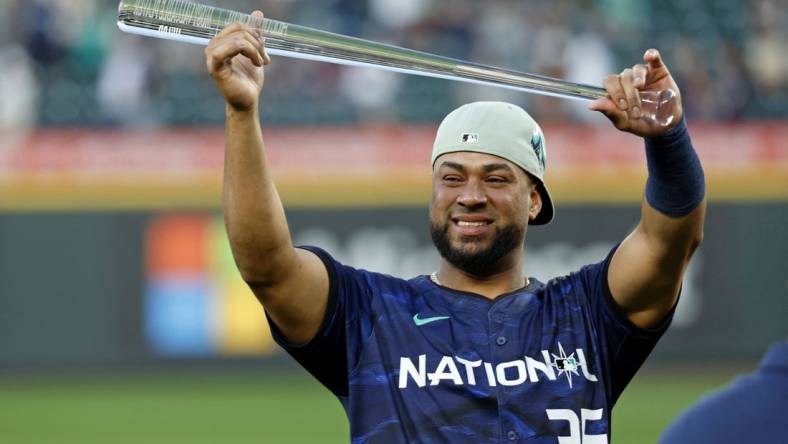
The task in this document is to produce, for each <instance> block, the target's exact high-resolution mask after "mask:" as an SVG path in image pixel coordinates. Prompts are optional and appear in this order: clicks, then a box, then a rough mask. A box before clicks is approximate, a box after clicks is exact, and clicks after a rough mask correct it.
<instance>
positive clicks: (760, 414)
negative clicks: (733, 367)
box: [660, 373, 788, 444]
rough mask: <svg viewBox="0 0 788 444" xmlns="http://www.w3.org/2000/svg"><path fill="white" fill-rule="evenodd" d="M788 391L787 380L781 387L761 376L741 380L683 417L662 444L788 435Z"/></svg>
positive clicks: (669, 428)
mask: <svg viewBox="0 0 788 444" xmlns="http://www.w3.org/2000/svg"><path fill="white" fill-rule="evenodd" d="M787 390H788V379H786V378H785V377H783V378H782V382H781V383H780V382H777V381H773V380H771V378H769V377H768V375H764V374H762V373H754V374H750V375H746V376H740V377H738V378H737V379H736V380H734V381H733V382H732V383H731V384H730V385H729V386H727V387H726V388H724V389H722V390H720V391H717V392H715V393H712V394H709V395H707V396H705V397H703V398H701V400H700V401H698V402H697V403H696V404H695V405H693V406H692V407H690V408H689V409H687V410H686V411H685V412H684V413H682V414H681V415H680V416H679V417H678V419H676V421H674V422H673V423H672V424H671V425H670V426H669V427H668V428H667V429H666V430H665V433H664V435H663V436H662V439H661V440H660V444H680V443H690V442H701V441H702V442H712V441H703V440H705V439H712V440H713V442H720V443H728V442H742V441H740V440H741V439H753V440H755V441H758V439H759V437H760V438H763V439H768V438H773V437H775V436H777V433H778V431H779V432H780V433H788V423H786V422H785V421H784V416H783V415H784V412H783V410H782V403H783V402H784V399H785V396H786V391H787ZM698 440H700V441H698Z"/></svg>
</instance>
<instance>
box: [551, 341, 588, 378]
mask: <svg viewBox="0 0 788 444" xmlns="http://www.w3.org/2000/svg"><path fill="white" fill-rule="evenodd" d="M550 354H551V355H553V362H552V364H550V365H552V366H553V367H555V369H556V370H558V376H559V377H560V376H561V375H566V380H567V381H568V382H569V388H572V375H575V376H577V377H580V373H578V370H580V367H581V366H582V365H583V364H582V363H581V362H580V361H578V360H577V359H575V352H572V353H570V354H569V355H567V354H566V352H565V351H564V347H563V346H562V345H561V343H560V342H559V343H558V355H555V354H553V353H550Z"/></svg>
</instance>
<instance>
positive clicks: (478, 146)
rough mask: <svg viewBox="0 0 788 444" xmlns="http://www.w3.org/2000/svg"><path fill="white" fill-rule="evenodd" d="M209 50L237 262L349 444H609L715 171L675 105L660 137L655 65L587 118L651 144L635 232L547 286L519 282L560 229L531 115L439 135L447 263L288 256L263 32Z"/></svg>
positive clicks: (437, 234) (438, 238)
mask: <svg viewBox="0 0 788 444" xmlns="http://www.w3.org/2000/svg"><path fill="white" fill-rule="evenodd" d="M255 14H257V15H260V14H261V13H260V12H259V11H258V12H255ZM205 53H206V62H207V66H208V70H209V72H210V75H211V77H212V78H213V80H214V82H215V83H216V86H217V88H218V89H219V90H220V91H221V93H222V94H223V95H224V98H225V100H226V102H227V105H226V113H227V117H226V129H227V144H226V158H225V176H224V214H225V220H226V225H227V231H228V233H229V237H230V242H231V246H232V250H233V254H234V256H235V260H236V263H237V265H238V268H239V270H240V272H241V275H242V276H243V278H244V280H245V281H246V282H247V283H248V284H249V286H250V287H251V289H252V290H253V291H254V294H255V295H256V297H257V298H258V299H259V301H260V302H261V303H262V305H263V307H264V308H265V312H266V314H267V315H268V317H269V322H270V325H271V329H272V331H273V334H274V337H275V339H276V340H277V342H278V343H279V344H280V345H281V346H282V347H284V348H285V349H286V350H287V351H288V352H289V353H290V354H291V355H292V356H293V357H294V358H295V359H296V360H297V361H298V362H299V363H301V365H303V366H304V367H305V368H306V369H307V370H308V371H309V372H310V373H311V374H312V375H314V376H315V377H316V378H317V379H318V380H319V381H320V382H321V383H322V384H324V385H325V386H326V387H327V388H328V389H329V390H331V392H333V393H334V394H335V395H336V396H337V397H338V398H339V400H340V402H341V403H342V405H343V406H344V408H345V410H346V412H347V415H348V418H349V422H350V433H351V437H352V442H354V443H499V442H507V443H508V442H522V443H550V444H553V443H560V444H571V443H578V444H579V443H585V444H601V443H607V442H608V441H609V439H610V417H611V409H612V408H613V405H614V404H615V402H616V399H617V398H618V397H619V395H620V394H621V392H622V390H623V389H624V387H625V386H626V385H627V383H628V382H629V381H630V380H631V378H632V376H633V375H634V374H635V372H636V371H637V370H638V368H639V367H640V366H641V364H642V363H643V361H644V360H645V359H646V357H647V356H648V355H649V353H650V352H651V350H652V349H653V347H654V345H655V343H656V342H657V340H658V339H659V337H660V336H661V335H662V334H663V333H664V332H665V330H666V328H667V327H668V324H669V323H670V320H671V316H672V313H673V310H674V308H675V305H676V302H677V299H678V295H679V290H680V287H681V278H682V275H683V273H684V271H685V270H686V268H687V264H688V262H689V260H690V257H691V256H692V253H693V251H694V250H695V248H696V247H697V246H698V244H699V243H700V241H701V237H702V227H703V218H704V212H705V197H704V196H705V187H704V178H703V171H702V169H701V165H700V163H699V161H698V158H697V156H696V154H695V151H694V149H693V147H692V144H691V142H690V138H689V135H688V132H687V127H686V125H685V123H684V121H683V115H682V109H681V102H680V96H678V97H677V99H676V103H675V106H674V108H673V115H672V118H673V120H672V123H671V124H670V125H669V126H668V127H662V126H658V125H655V124H653V123H650V122H649V121H647V120H646V119H643V118H641V114H642V111H641V109H640V105H641V102H640V96H639V94H638V91H662V90H665V89H671V90H673V91H674V92H675V93H676V94H677V95H678V93H679V91H678V87H677V86H676V83H675V82H674V81H673V78H672V77H671V75H670V73H669V72H668V69H667V67H666V66H665V65H664V64H663V62H662V59H661V58H660V55H659V53H658V52H657V51H656V50H653V49H651V50H648V51H647V52H646V54H645V56H644V64H638V65H635V66H633V67H632V68H630V69H626V70H624V71H623V72H622V73H620V74H618V75H611V76H609V77H608V78H607V79H606V80H605V82H604V84H605V89H606V90H607V92H608V97H607V98H604V99H600V100H597V101H595V102H593V103H591V105H590V109H592V110H596V111H599V112H602V113H604V114H605V115H606V116H607V117H608V118H609V119H610V120H611V121H612V122H613V124H614V126H615V127H616V128H618V129H619V130H621V131H627V132H630V133H633V134H636V135H638V136H641V137H643V138H645V150H646V157H647V159H648V162H647V163H648V172H649V177H648V182H647V184H646V189H645V199H644V200H643V203H642V215H641V220H640V223H639V224H638V225H637V227H636V228H635V229H634V231H633V232H632V233H630V234H629V236H627V237H626V239H624V240H623V241H622V242H621V243H620V244H618V245H617V246H616V247H615V248H613V250H612V251H610V253H609V254H608V255H607V256H606V257H604V258H600V262H598V263H595V264H590V265H587V266H585V267H583V268H582V269H580V270H579V271H577V272H575V273H572V274H570V275H568V276H561V277H557V278H555V279H552V280H550V281H548V282H546V283H543V282H539V281H537V280H536V279H534V278H529V277H525V276H523V275H522V270H523V263H524V262H523V261H524V258H525V257H526V256H525V251H524V250H525V246H524V245H525V237H526V233H527V230H528V227H529V226H530V225H537V224H546V223H548V222H550V220H551V219H552V218H553V213H554V210H553V203H552V200H551V198H550V194H549V192H548V188H547V186H546V184H545V182H544V176H543V174H544V169H545V147H546V143H545V137H544V134H543V133H542V130H541V129H540V128H539V126H538V125H537V124H536V122H534V120H533V119H531V117H530V116H529V115H528V114H527V113H526V112H525V111H524V110H522V109H521V108H519V107H517V106H514V105H511V104H507V103H500V102H478V103H472V104H468V105H465V106H462V107H460V108H459V109H457V110H455V111H453V112H451V113H450V114H449V115H448V116H447V117H446V118H445V119H444V120H443V122H442V123H441V125H440V127H439V129H438V132H437V136H436V138H435V143H434V146H433V150H432V166H433V168H432V186H433V190H432V200H431V202H430V212H429V222H430V227H431V232H432V239H433V241H434V243H435V246H436V247H437V248H438V250H439V252H440V255H441V260H440V263H439V264H437V271H435V272H434V273H431V274H430V273H429V272H427V274H425V275H423V276H418V277H415V278H413V279H410V280H404V279H399V278H395V277H391V276H387V275H383V274H379V273H374V272H369V271H364V270H359V269H354V268H351V267H349V266H346V265H343V264H341V263H339V262H337V261H336V260H335V259H333V258H332V257H331V255H330V253H328V252H326V251H323V250H321V249H320V248H316V247H297V248H296V247H294V246H293V244H292V241H291V237H290V233H289V231H288V226H287V221H286V220H285V214H284V211H283V208H282V203H281V201H280V199H279V197H278V195H277V191H276V187H275V186H274V183H273V181H272V180H271V174H270V171H269V169H268V167H267V165H266V159H265V147H264V143H263V137H262V131H261V127H260V119H259V114H258V104H259V102H258V100H259V96H260V92H261V90H262V87H263V80H264V69H263V67H264V65H266V64H268V63H269V61H270V59H269V58H268V57H267V55H266V53H265V50H264V48H263V44H262V43H261V39H260V35H258V34H257V33H256V32H255V31H253V30H250V29H249V28H247V27H245V26H244V25H241V24H235V25H232V26H230V27H228V28H227V29H225V30H224V31H222V32H221V33H220V34H219V35H218V36H217V37H216V38H215V39H214V40H213V41H212V42H211V43H210V45H209V46H208V47H207V48H206V52H205ZM577 143H583V141H582V140H578V141H577ZM633 149H634V148H633ZM600 222H603V221H600Z"/></svg>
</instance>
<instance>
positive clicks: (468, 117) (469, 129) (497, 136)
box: [432, 102, 554, 225]
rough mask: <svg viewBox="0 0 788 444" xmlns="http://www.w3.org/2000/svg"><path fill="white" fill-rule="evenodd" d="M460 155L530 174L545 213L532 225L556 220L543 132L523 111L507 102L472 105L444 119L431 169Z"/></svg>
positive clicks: (433, 151) (439, 128) (437, 136)
mask: <svg viewBox="0 0 788 444" xmlns="http://www.w3.org/2000/svg"><path fill="white" fill-rule="evenodd" d="M458 151H470V152H474V153H485V154H492V155H494V156H498V157H501V158H504V159H506V160H508V161H510V162H512V163H514V164H515V165H517V166H519V167H520V168H522V169H523V170H524V171H526V172H527V173H529V174H530V175H531V176H532V177H533V178H535V179H536V181H537V191H538V192H539V194H540V195H541V197H542V209H541V211H540V212H539V214H538V215H537V216H536V218H535V219H534V220H532V221H531V222H530V224H531V225H543V224H546V223H548V222H550V221H551V220H552V219H553V213H554V209H553V200H552V199H551V198H550V193H549V192H548V191H547V187H546V186H545V184H544V170H545V161H546V158H547V153H546V145H545V140H544V134H543V133H542V129H541V128H540V127H539V125H538V124H537V123H536V121H535V120H534V119H533V118H532V117H531V116H530V115H529V114H528V113H527V112H525V110H524V109H522V108H520V107H519V106H517V105H513V104H511V103H506V102H473V103H469V104H467V105H463V106H461V107H459V108H457V109H455V110H454V111H452V112H451V113H449V115H448V116H446V118H444V119H443V122H441V124H440V126H439V127H438V134H437V135H436V136H435V143H434V144H433V146H432V166H433V168H434V167H435V160H436V159H437V158H438V157H440V156H441V155H443V154H446V153H454V152H458Z"/></svg>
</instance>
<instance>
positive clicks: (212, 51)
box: [205, 11, 271, 111]
mask: <svg viewBox="0 0 788 444" xmlns="http://www.w3.org/2000/svg"><path fill="white" fill-rule="evenodd" d="M252 15H253V16H259V17H262V16H263V13H262V12H260V11H254V12H253V13H252ZM205 63H206V65H207V66H208V73H209V74H210V75H211V78H212V79H213V81H214V83H215V84H216V87H217V88H218V89H219V91H220V92H221V93H222V95H223V96H224V100H225V101H226V102H227V105H229V106H231V107H232V108H233V109H235V110H237V111H250V110H252V109H256V108H257V103H258V99H259V97H260V92H261V91H262V90H263V82H264V80H265V76H264V73H263V66H264V65H267V64H269V63H271V59H270V58H269V57H268V54H266V52H265V47H264V46H263V42H262V40H261V34H260V31H258V30H255V29H252V28H250V27H249V26H247V25H244V24H242V23H234V24H232V25H230V26H228V27H226V28H224V29H223V30H222V31H221V32H220V33H219V34H217V35H216V37H214V38H213V39H212V40H211V42H210V43H209V44H208V47H207V48H205Z"/></svg>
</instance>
